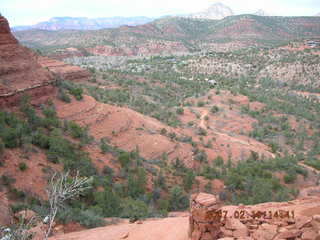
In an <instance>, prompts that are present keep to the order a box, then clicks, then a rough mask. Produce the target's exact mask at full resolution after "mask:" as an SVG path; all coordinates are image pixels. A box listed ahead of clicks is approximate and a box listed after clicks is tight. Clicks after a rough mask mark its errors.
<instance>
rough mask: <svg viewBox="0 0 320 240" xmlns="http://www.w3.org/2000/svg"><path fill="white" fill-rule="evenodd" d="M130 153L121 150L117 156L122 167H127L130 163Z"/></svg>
mask: <svg viewBox="0 0 320 240" xmlns="http://www.w3.org/2000/svg"><path fill="white" fill-rule="evenodd" d="M130 160H131V159H130V153H128V152H122V153H120V155H119V157H118V161H119V162H120V164H121V166H122V167H123V168H128V167H129V164H130Z"/></svg>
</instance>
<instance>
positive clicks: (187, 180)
mask: <svg viewBox="0 0 320 240" xmlns="http://www.w3.org/2000/svg"><path fill="white" fill-rule="evenodd" d="M194 180H195V175H194V173H193V171H192V170H188V171H187V173H186V175H185V176H184V178H183V186H184V189H185V190H186V191H189V190H190V189H191V188H192V185H193V183H194Z"/></svg>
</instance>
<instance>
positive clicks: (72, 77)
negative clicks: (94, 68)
mask: <svg viewBox="0 0 320 240" xmlns="http://www.w3.org/2000/svg"><path fill="white" fill-rule="evenodd" d="M39 63H40V65H41V66H42V67H44V68H48V69H49V70H50V71H51V72H53V73H54V74H55V75H57V76H59V77H61V78H62V79H65V80H69V81H81V80H89V78H90V73H89V71H87V70H86V69H83V68H80V67H77V66H72V65H69V64H66V63H64V62H61V61H58V60H54V59H51V58H47V57H40V58H39Z"/></svg>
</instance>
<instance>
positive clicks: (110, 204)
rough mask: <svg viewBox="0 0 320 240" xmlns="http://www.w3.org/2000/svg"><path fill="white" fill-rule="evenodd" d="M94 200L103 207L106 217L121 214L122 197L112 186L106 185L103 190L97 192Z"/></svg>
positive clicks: (103, 213)
mask: <svg viewBox="0 0 320 240" xmlns="http://www.w3.org/2000/svg"><path fill="white" fill-rule="evenodd" d="M94 202H95V203H96V206H99V207H100V208H101V210H102V212H101V214H102V215H103V216H104V217H115V216H118V215H119V214H120V211H121V208H120V198H119V196H118V195H117V194H116V193H115V192H114V191H113V189H112V188H111V187H105V190H104V191H103V192H95V193H94Z"/></svg>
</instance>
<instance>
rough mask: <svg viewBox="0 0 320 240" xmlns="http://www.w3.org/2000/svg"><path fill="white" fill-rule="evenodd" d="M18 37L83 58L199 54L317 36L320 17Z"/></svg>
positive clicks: (172, 21) (183, 21)
mask: <svg viewBox="0 0 320 240" xmlns="http://www.w3.org/2000/svg"><path fill="white" fill-rule="evenodd" d="M15 36H16V37H17V38H18V39H19V40H20V41H21V42H22V43H23V44H25V45H27V46H29V47H32V48H36V49H40V50H42V51H44V52H45V53H46V52H49V53H51V54H56V55H59V54H58V52H62V55H63V54H66V52H69V51H68V48H75V49H78V51H80V52H81V53H82V54H83V55H92V54H93V55H111V56H132V55H133V56H136V55H152V54H160V52H161V54H174V53H188V52H195V51H200V49H202V50H206V49H210V48H214V47H215V45H216V44H219V43H225V44H228V43H229V44H231V43H232V44H235V45H236V46H235V48H233V50H234V49H239V48H243V47H248V46H271V45H274V44H279V43H284V42H286V41H289V40H293V39H298V38H300V39H306V38H311V37H319V36H320V24H319V19H318V18H317V17H266V16H256V15H237V16H229V17H226V18H224V19H222V20H206V19H190V18H174V17H171V18H164V19H159V20H156V21H154V22H152V23H148V24H145V25H140V26H135V27H129V26H124V27H120V28H117V29H104V30H96V31H77V30H59V31H45V30H28V31H19V32H15ZM229 50H232V47H230V49H229ZM67 55H68V54H67Z"/></svg>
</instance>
